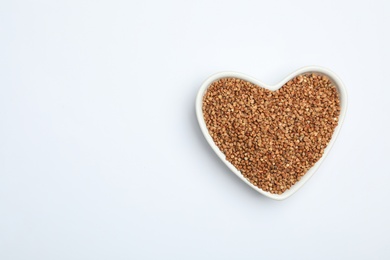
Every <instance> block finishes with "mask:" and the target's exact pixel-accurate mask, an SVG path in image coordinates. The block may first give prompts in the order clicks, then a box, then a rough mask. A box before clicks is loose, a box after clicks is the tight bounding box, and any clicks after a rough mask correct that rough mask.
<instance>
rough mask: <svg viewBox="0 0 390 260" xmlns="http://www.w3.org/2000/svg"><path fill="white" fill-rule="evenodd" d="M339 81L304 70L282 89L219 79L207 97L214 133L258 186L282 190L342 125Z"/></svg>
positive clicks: (229, 156) (206, 109) (314, 159)
mask: <svg viewBox="0 0 390 260" xmlns="http://www.w3.org/2000/svg"><path fill="white" fill-rule="evenodd" d="M339 114H340V100H339V97H338V92H337V89H336V87H335V86H334V84H333V83H332V82H331V80H329V78H328V77H326V76H324V75H319V74H303V75H299V76H297V77H295V78H294V79H292V80H290V81H289V82H287V83H286V84H285V85H284V86H283V87H282V88H280V89H279V90H277V91H270V90H267V89H265V88H262V87H258V86H256V85H254V84H253V83H250V82H247V81H244V80H242V79H237V78H223V79H220V80H218V81H215V82H213V83H212V84H211V85H210V87H209V88H208V90H207V91H206V93H205V95H204V97H203V115H204V120H205V122H206V126H207V128H208V130H209V133H210V135H211V137H212V138H213V140H214V142H215V144H216V145H217V146H218V148H219V149H220V150H221V151H222V152H223V153H224V154H225V155H226V159H227V160H228V161H229V162H230V163H232V164H233V165H234V166H235V167H236V168H237V169H238V170H239V171H240V172H241V173H242V174H243V176H244V177H245V178H247V179H248V180H249V181H250V182H251V183H252V184H254V185H255V186H257V187H259V188H261V189H263V190H264V191H269V192H271V193H276V194H281V193H283V192H284V191H286V190H287V189H289V188H290V187H291V186H292V185H294V184H295V183H296V182H297V181H299V180H300V179H301V178H302V176H303V175H304V174H305V173H306V172H307V171H308V170H309V169H310V168H311V167H312V166H313V165H314V164H315V163H316V162H317V161H318V160H319V159H320V158H321V156H322V154H323V152H324V149H325V148H326V146H327V145H328V143H329V141H330V140H331V138H332V134H333V132H334V129H335V127H336V126H337V124H338V118H339Z"/></svg>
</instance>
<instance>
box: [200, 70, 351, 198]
mask: <svg viewBox="0 0 390 260" xmlns="http://www.w3.org/2000/svg"><path fill="white" fill-rule="evenodd" d="M311 72H313V73H318V74H323V75H326V76H328V77H329V79H330V80H332V82H333V83H334V85H335V86H336V88H337V90H338V92H339V98H340V105H341V111H340V117H339V123H338V126H337V127H336V129H335V130H334V133H333V136H332V139H331V140H330V142H329V144H328V146H327V147H326V149H325V151H324V154H323V155H322V157H321V159H320V160H319V161H318V162H317V163H316V164H315V165H314V166H313V167H312V168H310V169H309V171H308V172H307V173H306V174H305V175H304V176H303V177H302V178H301V180H300V181H298V182H297V183H295V184H294V185H293V186H292V187H291V188H290V189H289V190H286V191H285V192H284V193H282V194H280V195H279V194H272V193H270V192H267V191H264V190H262V189H260V188H258V187H257V186H255V185H253V184H252V183H250V182H249V181H248V180H247V179H246V178H245V177H244V176H243V175H242V174H241V172H240V171H239V170H237V169H236V167H234V166H233V165H232V164H231V163H230V162H229V161H228V160H226V156H225V155H224V154H223V153H222V152H221V150H219V148H218V147H217V146H216V144H215V143H214V141H213V138H212V137H211V136H210V134H209V131H208V129H207V127H206V122H205V121H204V118H203V112H202V106H203V95H204V93H205V92H206V90H207V88H208V87H209V86H210V85H211V83H213V82H214V81H216V80H218V79H221V78H228V77H229V78H230V77H232V78H239V79H243V80H246V81H249V82H252V83H253V84H255V85H257V86H260V87H263V88H266V89H269V90H272V91H275V90H278V89H279V88H281V87H282V86H283V85H284V84H285V83H286V82H288V81H289V80H290V79H292V78H294V77H296V76H298V75H300V74H304V73H311ZM195 109H196V116H197V118H198V122H199V125H200V128H201V130H202V132H203V135H204V137H205V138H206V140H207V142H208V143H209V145H210V146H211V148H213V150H214V152H215V153H216V154H217V155H218V157H219V158H220V159H221V160H222V161H223V162H224V163H225V164H226V165H227V167H229V169H230V170H231V171H232V172H234V173H235V174H236V175H237V176H238V177H239V178H240V179H241V180H242V181H243V182H245V183H246V184H248V185H249V186H250V187H251V188H253V189H254V190H256V191H258V192H259V193H261V194H263V195H264V196H267V197H269V198H271V199H275V200H284V199H286V198H288V197H290V196H291V195H292V194H294V193H295V192H296V191H297V190H299V188H301V187H302V186H303V185H304V184H305V183H306V182H307V181H308V180H309V179H310V177H311V176H313V174H314V173H315V171H316V170H317V169H318V167H319V166H320V164H321V163H322V161H323V160H324V159H325V158H326V156H327V155H328V153H329V151H330V149H331V148H332V146H333V144H334V142H335V140H336V138H337V135H338V134H339V132H340V129H341V126H342V124H343V121H344V117H345V113H346V110H347V91H346V89H345V87H344V84H343V83H342V81H341V80H340V78H339V77H338V76H337V75H336V74H334V73H333V72H332V71H330V70H328V69H325V68H322V67H317V66H309V67H304V68H301V69H298V70H296V71H295V72H293V73H291V74H290V75H288V76H287V77H285V78H284V79H283V80H282V81H281V82H279V83H278V84H276V85H274V86H270V85H267V84H264V83H263V82H261V81H259V80H257V79H255V78H253V77H250V76H247V75H245V74H241V73H237V72H220V73H216V74H214V75H212V76H210V77H209V78H208V79H207V80H206V81H205V82H203V84H202V86H201V87H200V89H199V92H198V95H197V97H196V106H195Z"/></svg>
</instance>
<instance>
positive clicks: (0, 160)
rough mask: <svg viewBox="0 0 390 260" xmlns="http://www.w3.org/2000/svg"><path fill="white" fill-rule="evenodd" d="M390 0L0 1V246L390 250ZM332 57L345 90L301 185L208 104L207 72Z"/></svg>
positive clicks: (8, 255) (61, 250) (261, 253)
mask: <svg viewBox="0 0 390 260" xmlns="http://www.w3.org/2000/svg"><path fill="white" fill-rule="evenodd" d="M389 13H390V2H389V1H386V0H383V1H372V0H371V1H271V0H270V1H252V2H249V1H237V2H233V1H214V2H212V1H188V2H185V1H154V2H152V1H141V0H140V1H80V0H77V1H1V3H0V259H1V260H11V259H29V260H35V259H37V260H38V259H39V260H42V259H48V260H49V259H50V260H51V259H56V260H57V259H94V260H99V259H389V258H390V248H389V241H390V208H389V206H390V203H389V199H390V188H389V184H390V170H389V157H390V152H389V148H390V142H389V132H390V127H389V125H390V115H389V112H390V111H389V106H388V100H389V95H390V90H389V69H390V66H389V64H390V47H389V46H390V36H389V24H390V18H389ZM306 65H320V66H324V67H327V68H329V69H331V70H333V71H334V72H336V73H337V74H338V75H339V76H340V77H341V79H342V80H343V81H344V83H345V85H346V87H347V90H348V92H349V107H348V112H347V116H346V120H345V123H344V126H343V128H342V129H341V132H340V135H339V138H338V140H337V141H336V143H335V145H334V147H333V149H332V151H331V153H330V154H329V156H328V158H327V159H326V160H325V162H324V163H323V164H322V166H321V167H320V169H319V170H318V171H317V172H316V174H315V175H314V176H313V178H312V179H311V180H310V181H309V182H308V183H307V184H306V185H305V186H304V187H303V188H302V189H301V190H299V191H298V192H297V193H296V194H295V195H293V196H292V197H291V198H289V199H287V200H285V201H282V202H279V201H273V200H270V199H267V198H265V197H263V196H262V195H260V194H258V193H256V192H255V191H253V190H252V189H250V188H249V187H248V186H247V185H246V184H244V183H243V182H242V181H241V180H239V178H237V177H236V176H235V175H234V174H233V173H231V172H229V170H228V168H227V167H226V166H225V165H224V164H223V163H222V162H221V161H220V160H219V159H218V158H217V156H216V155H215V154H214V152H213V151H212V149H211V148H210V147H209V146H208V144H207V143H206V141H205V139H204V138H203V136H202V134H201V132H200V129H199V127H198V124H197V121H196V118H195V109H194V105H195V96H196V93H197V91H198V88H199V87H200V85H201V83H202V82H203V80H205V79H206V78H207V77H208V76H209V75H210V74H213V73H215V72H218V71H223V70H234V71H239V72H243V73H246V74H249V75H251V76H254V77H256V78H258V79H260V80H261V81H263V82H266V83H269V84H275V83H277V82H278V81H279V80H281V79H282V78H284V77H285V76H286V75H287V74H289V73H291V72H292V71H294V70H295V69H298V68H300V67H302V66H306Z"/></svg>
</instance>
